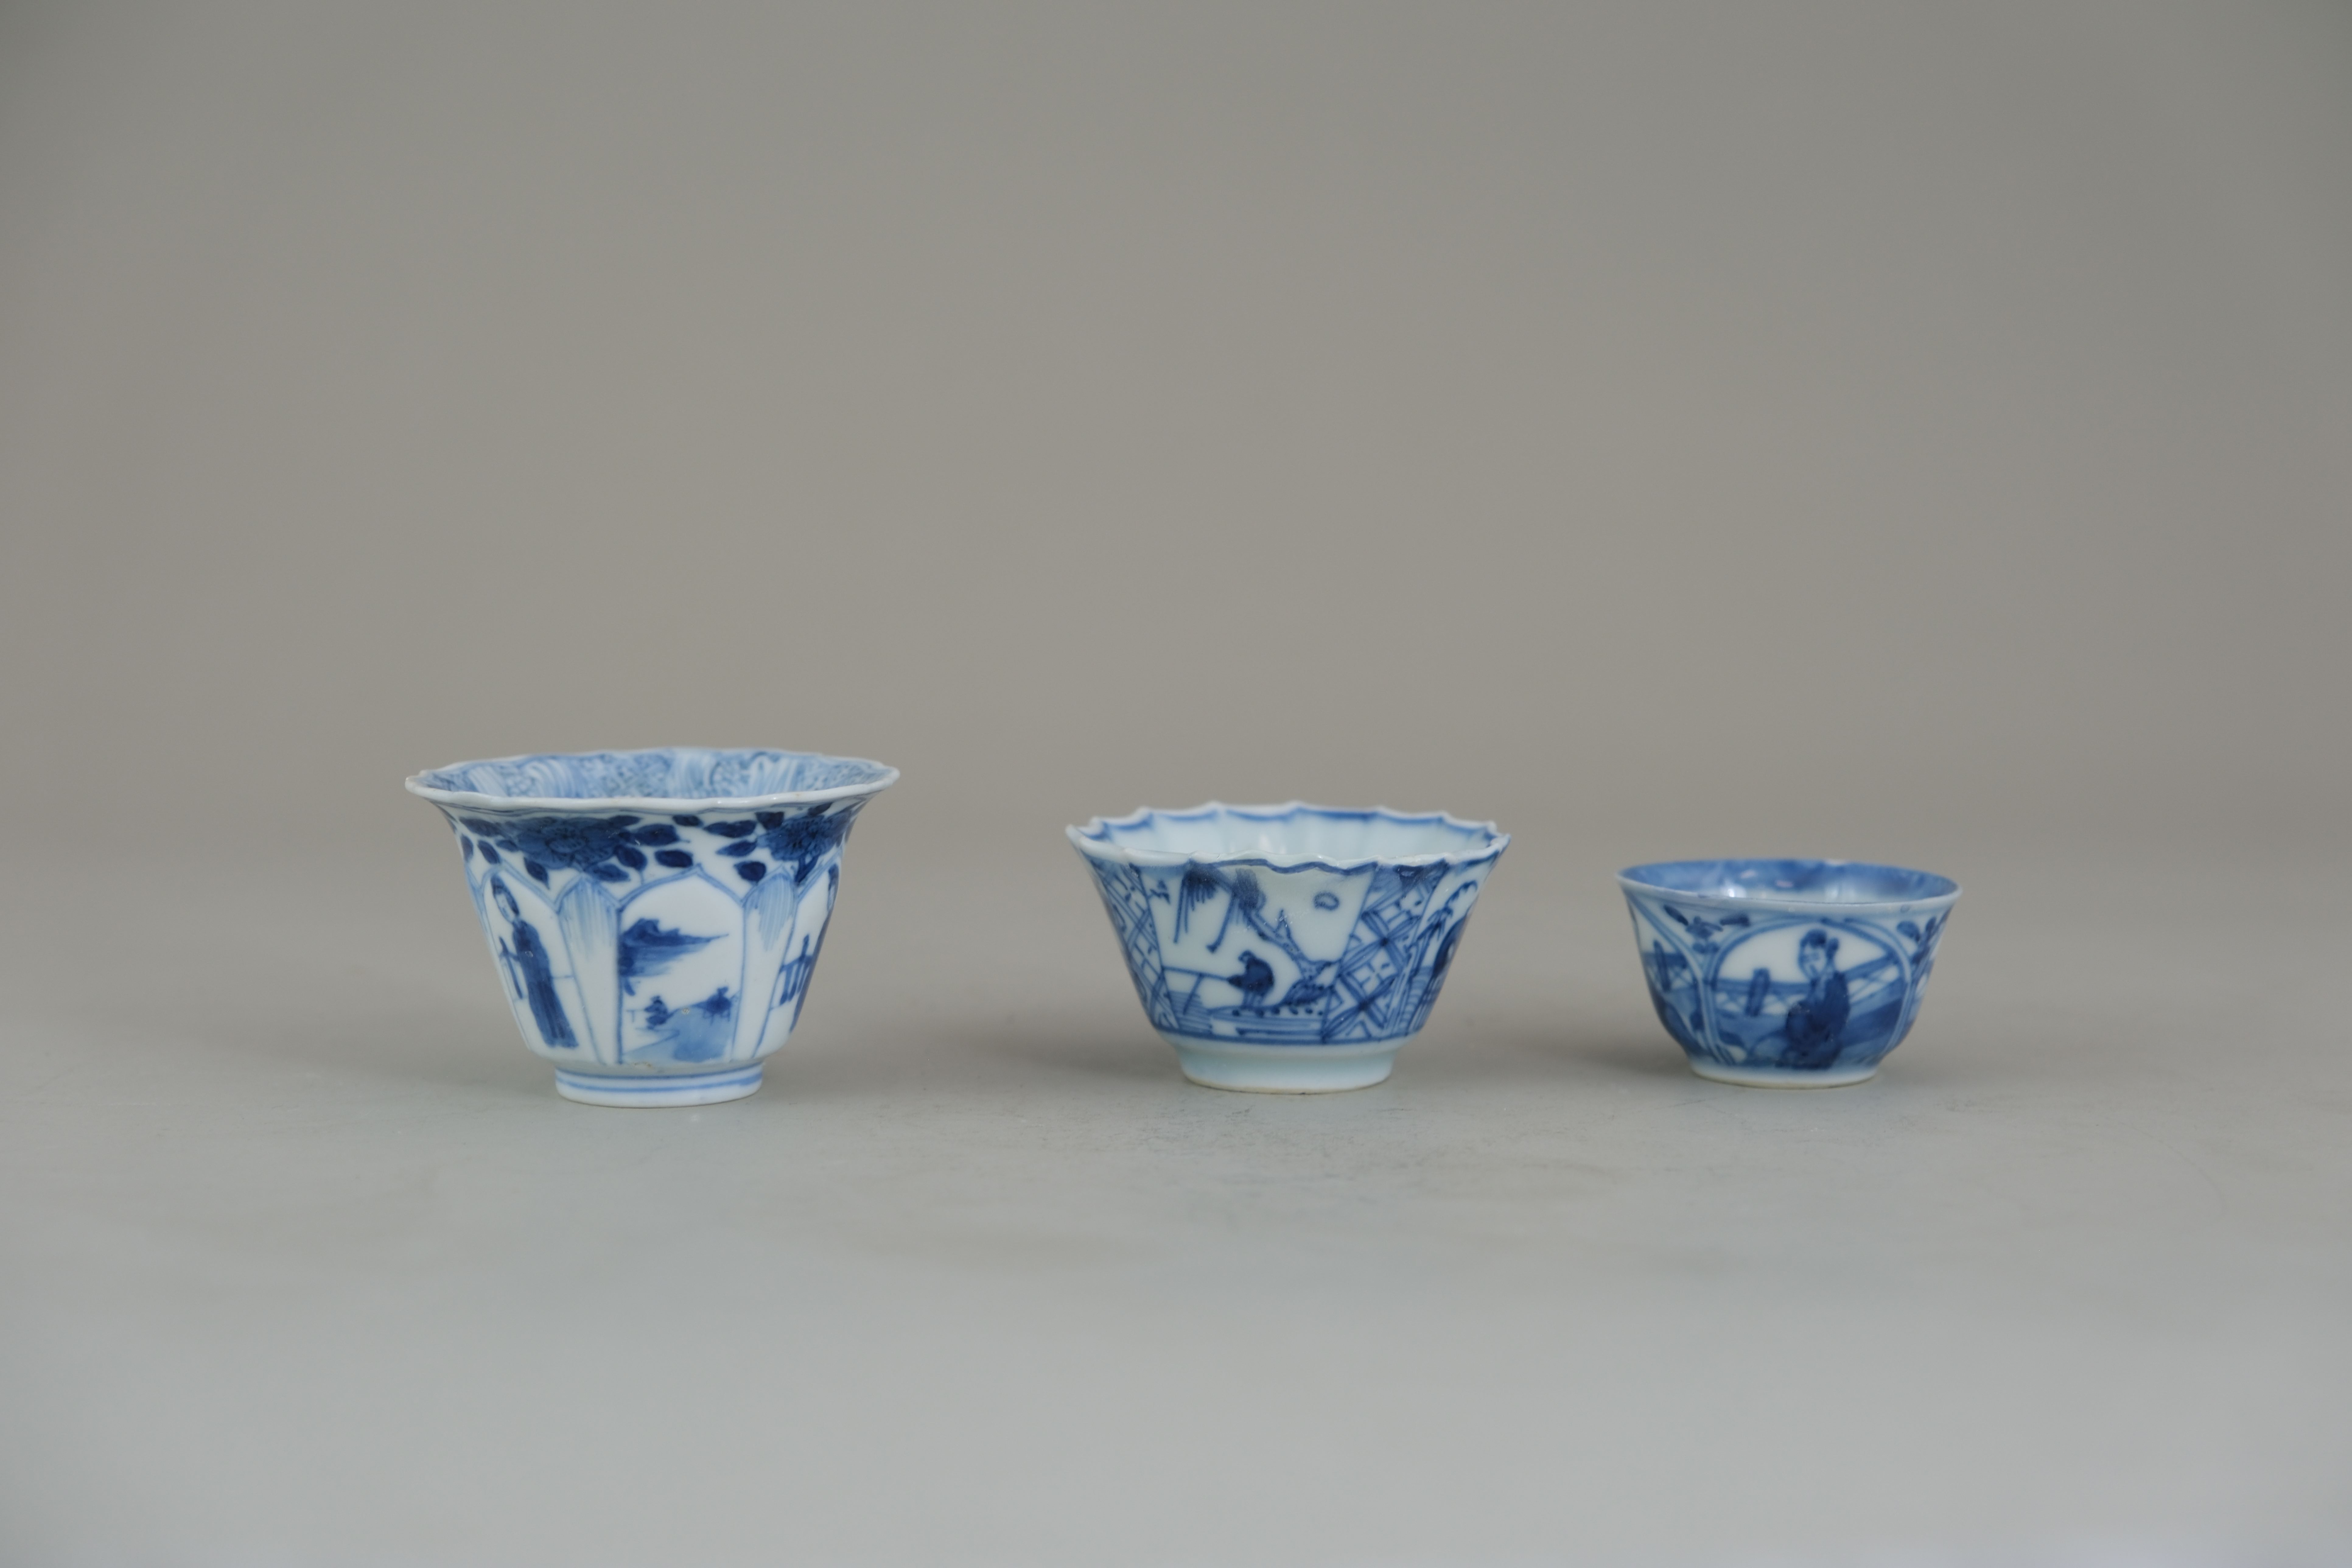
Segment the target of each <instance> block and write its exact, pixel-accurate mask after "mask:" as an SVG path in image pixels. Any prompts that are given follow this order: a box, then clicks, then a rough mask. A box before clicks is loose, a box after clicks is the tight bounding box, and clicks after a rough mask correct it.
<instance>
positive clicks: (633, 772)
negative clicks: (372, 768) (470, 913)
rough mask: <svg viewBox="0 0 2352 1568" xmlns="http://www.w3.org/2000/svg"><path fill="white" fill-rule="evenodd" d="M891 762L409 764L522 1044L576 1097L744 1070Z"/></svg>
mask: <svg viewBox="0 0 2352 1568" xmlns="http://www.w3.org/2000/svg"><path fill="white" fill-rule="evenodd" d="M897 778H898V770H897V769H895V768H887V767H884V766H883V765H882V764H881V763H869V762H863V761H860V760H858V759H856V758H854V757H827V756H819V755H815V754H814V753H811V752H766V751H704V750H699V749H696V748H690V747H666V748H663V749H661V750H657V751H646V752H585V753H580V754H574V755H552V754H551V755H540V756H526V757H506V758H501V759H499V760H497V761H494V762H479V763H456V764H455V765H453V766H450V767H446V768H437V769H436V770H434V771H433V772H431V773H419V774H417V775H416V776H415V778H412V779H410V780H409V781H408V788H409V791H410V792H411V793H412V794H415V795H422V796H423V797H424V798H425V799H426V800H429V801H431V802H432V803H433V804H434V805H437V806H439V807H440V808H441V812H442V815H443V816H446V817H447V818H448V819H449V826H451V827H452V828H454V829H455V830H456V831H457V847H458V849H459V851H460V853H461V854H462V855H463V856H464V858H465V867H466V886H467V890H468V891H469V892H471V893H472V895H473V899H474V912H475V913H476V914H477V915H478V916H479V917H480V918H481V922H482V934H483V935H484V936H485V937H487V938H488V940H489V945H490V956H491V957H492V959H494V960H495V961H496V963H497V965H498V973H499V985H500V986H501V988H502V989H503V990H504V991H505V993H506V998H507V1004H508V1005H509V1007H510V1008H512V1009H513V1012H514V1019H515V1026H516V1027H518V1028H520V1030H521V1031H522V1038H523V1044H525V1045H527V1046H529V1047H530V1048H531V1049H532V1050H533V1051H536V1052H537V1053H538V1054H539V1055H541V1056H542V1057H545V1058H547V1059H548V1060H550V1061H551V1062H553V1063H554V1064H555V1086H556V1089H557V1090H558V1091H559V1092H561V1093H562V1095H564V1096H565V1097H566V1098H567V1099H571V1100H583V1101H585V1102H587V1103H588V1104H591V1105H645V1106H654V1105H708V1104H710V1103H712V1102H714V1101H717V1100H740V1099H741V1098H742V1097H743V1096H745V1095H747V1094H751V1093H753V1092H754V1091H756V1090H757V1089H759V1087H760V1077H761V1064H762V1063H763V1062H764V1061H766V1059H767V1058H769V1057H771V1056H772V1055H774V1054H775V1052H776V1051H777V1050H779V1049H780V1048H782V1046H783V1043H784V1041H785V1040H786V1039H787V1038H788V1037H790V1036H791V1035H792V1032H793V1025H794V1024H795V1023H796V1022H798V1021H799V1018H800V1014H801V1007H802V1005H803V1003H804V1002H805V1001H806V1000H807V997H808V984H809V976H810V973H811V972H812V971H814V969H815V967H816V961H817V955H818V953H820V952H823V951H824V931H825V925H826V923H827V921H830V920H831V918H832V915H833V904H834V897H835V893H836V892H837V891H838V890H839V889H840V886H841V851H842V845H843V843H844V841H845V840H846V839H847V838H848V837H849V828H850V825H851V824H852V823H853V822H855V821H856V818H857V814H858V812H859V811H860V810H862V809H863V808H864V807H865V805H866V802H867V801H869V800H871V799H872V798H873V797H874V796H875V795H878V794H879V793H881V792H882V791H883V790H885V789H887V788H888V787H889V786H890V784H891V783H892V782H893V781H894V780H896V779H897Z"/></svg>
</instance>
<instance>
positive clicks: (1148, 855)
mask: <svg viewBox="0 0 2352 1568" xmlns="http://www.w3.org/2000/svg"><path fill="white" fill-rule="evenodd" d="M1214 812H1223V813H1226V814H1227V815H1229V816H1247V817H1260V818H1264V819H1265V820H1267V821H1272V820H1274V819H1276V818H1277V817H1285V816H1297V815H1298V814H1299V813H1301V812H1307V813H1312V814H1313V815H1315V816H1377V817H1381V818H1382V819H1384V820H1386V821H1389V822H1407V823H1423V822H1443V823H1444V824H1445V825H1446V826H1448V827H1463V828H1470V829H1473V830H1475V831H1479V832H1483V833H1485V834H1486V844H1485V845H1484V846H1483V847H1479V848H1477V849H1474V850H1471V851H1470V852H1469V853H1467V854H1462V855H1401V856H1396V857H1394V858H1389V857H1383V856H1379V855H1362V856H1358V857H1357V858H1354V859H1350V860H1339V859H1334V858H1331V857H1330V856H1328V855H1268V854H1265V852H1263V851H1242V850H1236V851H1234V853H1232V854H1230V855H1202V854H1197V853H1193V852H1190V851H1186V850H1180V849H1130V848H1129V847H1127V846H1125V845H1123V844H1114V843H1112V842H1110V840H1109V838H1108V837H1105V836H1106V835H1108V833H1109V831H1110V830H1111V829H1112V828H1114V827H1135V826H1140V825H1141V824H1142V823H1143V822H1144V821H1146V820H1147V819H1150V818H1153V817H1158V818H1161V819H1163V820H1183V819H1185V818H1191V817H1201V816H1209V815H1211V814H1212V813H1214ZM1062 831H1063V832H1064V833H1066V834H1067V835H1068V836H1069V839H1070V842H1071V843H1072V844H1074V845H1076V847H1077V850H1078V853H1079V854H1081V855H1084V856H1087V858H1091V859H1096V860H1109V861H1114V862H1117V863H1118V864H1120V865H1124V866H1187V865H1197V866H1264V867H1266V868H1269V869H1271V870H1276V871H1300V870H1306V869H1307V868H1313V867H1321V868H1324V869H1326V870H1331V871H1360V870H1362V869H1363V868H1365V867H1367V866H1373V867H1379V866H1436V865H1445V866H1453V867H1462V866H1475V865H1477V864H1479V863H1480V862H1482V861H1486V860H1492V859H1493V858H1495V857H1496V856H1497V855H1500V854H1501V853H1502V852H1503V851H1504V850H1505V849H1506V848H1507V847H1509V846H1510V842H1511V836H1510V835H1509V834H1507V833H1506V832H1504V831H1503V830H1502V829H1501V828H1499V827H1496V826H1495V825H1494V824H1493V823H1491V822H1472V821H1469V820H1467V819H1465V818H1463V817H1459V816H1454V814H1453V813H1451V812H1446V811H1391V810H1390V809H1389V808H1388V807H1387V806H1385V805H1374V806H1353V805H1314V804H1313V803H1312V802H1309V801H1304V800H1294V801H1286V802H1285V803H1284V804H1283V805H1226V804H1225V803H1224V802H1223V801H1221V800H1213V801H1210V802H1208V803H1207V804H1206V805H1196V806H1192V807H1190V808H1188V809H1186V810H1183V811H1163V810H1161V809H1160V808H1159V807H1157V806H1150V805H1147V806H1143V807H1141V808H1139V809H1138V810H1135V811H1131V812H1129V813H1128V814H1127V815H1126V816H1097V817H1094V818H1092V819H1090V820H1089V821H1088V822H1087V825H1086V826H1084V827H1065V828H1064V829H1062Z"/></svg>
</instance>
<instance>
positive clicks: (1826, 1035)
mask: <svg viewBox="0 0 2352 1568" xmlns="http://www.w3.org/2000/svg"><path fill="white" fill-rule="evenodd" d="M1837 950H1838V940H1837V938H1835V937H1833V936H1832V935H1831V934H1830V933H1829V932H1827V931H1821V930H1818V929H1816V930H1813V931H1807V932H1806V933H1805V935H1804V940H1803V941H1801V942H1799V943H1798V944H1797V967H1798V968H1799V969H1801V970H1802V971H1803V972H1804V976H1805V994H1804V995H1803V996H1802V997H1801V998H1800V999H1798V1000H1797V1001H1794V1002H1791V1003H1790V1004H1789V1016H1788V1018H1787V1019H1786V1021H1785V1022H1783V1023H1782V1025H1781V1026H1780V1027H1781V1032H1782V1033H1783V1034H1785V1035H1787V1036H1788V1037H1789V1045H1788V1048H1787V1049H1786V1050H1784V1051H1782V1052H1781V1053H1780V1065H1781V1066H1783V1067H1790V1068H1825V1067H1828V1066H1829V1065H1830V1064H1831V1063H1832V1062H1834V1061H1835V1060H1837V1055H1838V1047H1839V1045H1840V1043H1841V1037H1843V1034H1844V1033H1845V1020H1846V1014H1847V1013H1848V1011H1849V1010H1850V1009H1851V1007H1852V1003H1851V1002H1850V1001H1849V1000H1848V997H1847V993H1846V984H1845V976H1844V975H1843V974H1840V973H1838V971H1837ZM1770 975H1771V972H1770V971H1769V970H1765V969H1759V970H1758V971H1757V972H1756V978H1757V979H1758V980H1759V981H1768V982H1769V978H1770ZM1749 989H1750V990H1751V991H1752V990H1753V989H1754V986H1753V985H1751V986H1750V987H1749ZM1751 1011H1752V1009H1751Z"/></svg>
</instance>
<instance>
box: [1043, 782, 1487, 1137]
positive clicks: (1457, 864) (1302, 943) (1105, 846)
mask: <svg viewBox="0 0 2352 1568" xmlns="http://www.w3.org/2000/svg"><path fill="white" fill-rule="evenodd" d="M1068 832H1069V836H1070V842H1071V843H1073V844H1075V845H1076V846H1077V849H1078V853H1079V854H1080V855H1082V856H1084V857H1085V858H1086V861H1087V867H1088V868H1089V869H1091V870H1092V871H1093V872H1094V874H1095V880H1096V882H1097V884H1098V886H1099V887H1100V889H1101V892H1102V899H1103V907H1104V908H1105V909H1107V910H1109V912H1110V920H1111V924H1112V925H1113V926H1114V927H1115V928H1117V930H1118V941H1119V946H1120V947H1121V949H1122V950H1124V952H1125V953H1126V957H1127V967H1128V973H1129V974H1130V975H1131V976H1132V977H1133V979H1134V981H1135V990H1136V994H1137V995H1138V996H1139V997H1140V998H1141V999H1142V1002H1143V1010H1144V1012H1145V1014H1146V1015H1147V1016H1149V1017H1150V1020H1151V1026H1152V1027H1153V1028H1155V1029H1157V1030H1158V1031H1159V1032H1160V1037H1161V1038H1162V1039H1165V1040H1166V1041H1167V1042H1168V1043H1169V1044H1170V1045H1171V1046H1173V1047H1176V1059H1177V1061H1178V1063H1179V1064H1180V1065H1181V1067H1182V1068H1183V1070H1184V1076H1185V1077H1186V1078H1189V1079H1192V1081H1193V1082H1194V1083H1198V1084H1205V1085H1207V1086H1208V1087H1209V1088H1211V1089H1257V1090H1262V1091H1265V1092H1270V1093H1283V1094H1314V1093H1321V1092H1325V1091H1328V1090H1332V1089H1363V1088H1366V1087H1368V1086H1370V1085H1371V1084H1376V1083H1379V1082H1380V1081H1381V1080H1382V1079H1385V1078H1387V1077H1388V1076H1389V1073H1390V1072H1391V1070H1392V1069H1393V1068H1394V1067H1395V1066H1396V1055H1397V1052H1398V1051H1399V1050H1400V1049H1402V1047H1403V1046H1404V1044H1405V1042H1406V1041H1408V1040H1410V1039H1412V1037H1413V1036H1415V1035H1417V1034H1419V1033H1420V1032H1421V1027H1422V1026H1423V1024H1425V1023H1427V1022H1428V1021H1429V1010H1430V1008H1431V1007H1432V1006H1433V1005H1435V1003H1436V1001H1437V993H1438V990H1439V988H1440V987H1441V986H1443V985H1444V984H1445V975H1446V972H1447V970H1448V969H1449V968H1451V967H1452V965H1453V963H1454V952H1455V950H1456V949H1457V948H1458V947H1459V945H1460V943H1461V941H1462V928H1463V926H1464V924H1465V922H1467V921H1468V920H1469V918H1470V908H1471V906H1472V905H1473V904H1475V903H1476V902H1477V900H1478V892H1479V889H1482V888H1484V887H1485V886H1486V878H1487V876H1488V874H1489V873H1491V872H1492V871H1493V870H1494V868H1495V861H1496V858H1498V857H1499V856H1500V855H1501V854H1502V853H1503V849H1504V847H1505V846H1507V844H1509V843H1510V841H1511V840H1510V837H1509V836H1508V835H1507V834H1505V833H1501V832H1498V831H1496V827H1495V825H1494V824H1493V823H1491V822H1463V821H1460V820H1458V819H1456V818H1454V817H1451V816H1446V815H1444V813H1442V812H1429V813H1426V814H1424V815H1421V816H1409V815H1406V814H1404V813H1401V812H1393V811H1389V810H1386V809H1374V810H1370V811H1347V810H1338V809H1334V808H1332V807H1329V806H1320V805H1303V804H1301V803H1299V802H1297V801H1293V802H1292V803H1290V804H1289V805H1217V804H1214V803H1212V804H1210V805H1204V806H1201V807H1199V808H1198V809H1196V810H1192V811H1150V810H1146V811H1139V812H1137V813H1136V814H1135V815H1134V816H1122V817H1119V818H1118V819H1116V820H1112V821H1106V820H1105V819H1103V818H1101V817H1097V818H1095V819H1094V820H1093V821H1092V822H1089V823H1088V824H1087V826H1084V827H1073V828H1070V829H1069V830H1068Z"/></svg>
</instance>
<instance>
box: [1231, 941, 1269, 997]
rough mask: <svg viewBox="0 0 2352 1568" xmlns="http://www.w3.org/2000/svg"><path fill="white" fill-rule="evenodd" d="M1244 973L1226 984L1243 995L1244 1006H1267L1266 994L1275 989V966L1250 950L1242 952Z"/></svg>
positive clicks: (1235, 976)
mask: <svg viewBox="0 0 2352 1568" xmlns="http://www.w3.org/2000/svg"><path fill="white" fill-rule="evenodd" d="M1241 961H1242V972H1241V973H1239V974H1236V975H1234V977H1233V978H1232V979H1230V980H1228V981H1227V982H1226V984H1229V985H1231V986H1232V987H1233V988H1234V990H1236V991H1238V992H1240V993H1241V994H1242V1005H1243V1006H1244V1007H1259V1006H1263V1005H1265V994H1266V993H1267V992H1269V991H1271V990H1273V989H1274V965H1272V964H1271V963H1267V962H1266V961H1265V959H1263V958H1260V957H1259V956H1258V955H1257V954H1256V953H1255V952H1251V951H1250V950H1249V949H1247V948H1244V949H1242V951H1241Z"/></svg>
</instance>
